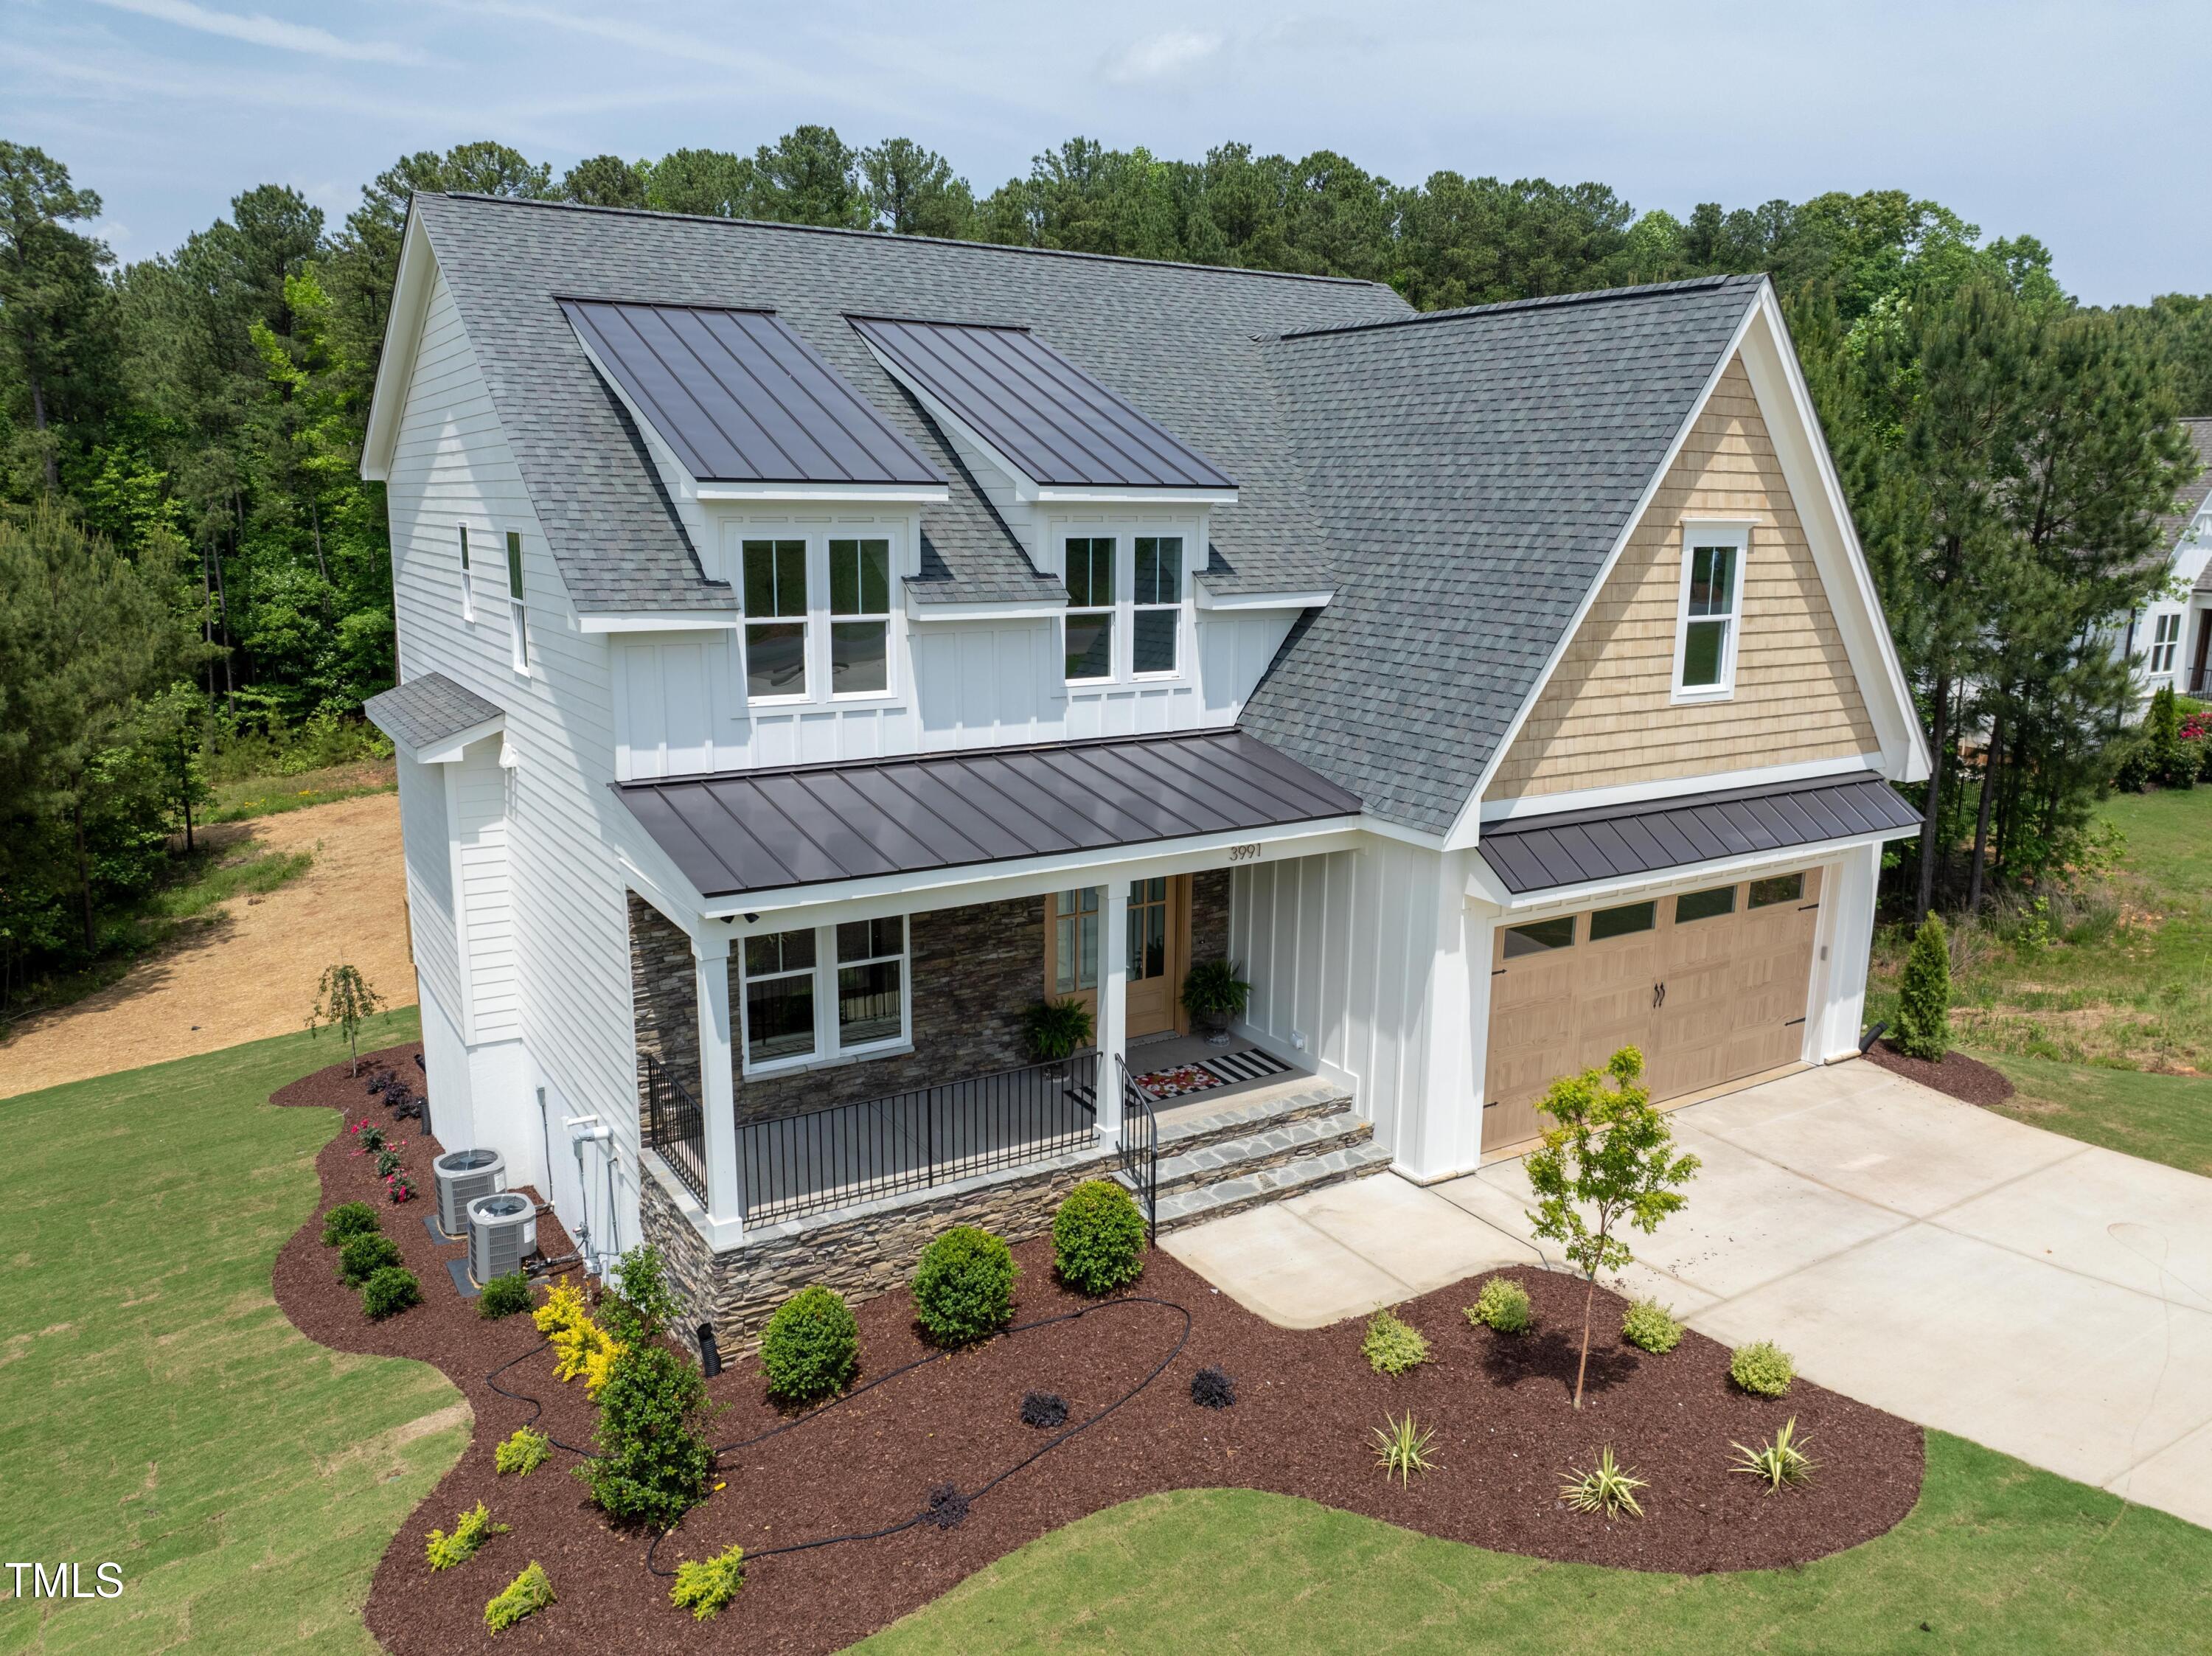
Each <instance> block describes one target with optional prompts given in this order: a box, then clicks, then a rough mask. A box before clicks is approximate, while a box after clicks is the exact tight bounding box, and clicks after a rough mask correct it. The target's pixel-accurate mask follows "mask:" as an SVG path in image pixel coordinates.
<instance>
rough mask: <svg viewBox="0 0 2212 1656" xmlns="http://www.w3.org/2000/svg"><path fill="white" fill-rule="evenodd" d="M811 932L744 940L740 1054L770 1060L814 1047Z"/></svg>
mask: <svg viewBox="0 0 2212 1656" xmlns="http://www.w3.org/2000/svg"><path fill="white" fill-rule="evenodd" d="M814 952H815V951H814V933H813V932H812V931H778V932H775V933H772V934H770V935H769V936H767V937H748V938H746V939H745V1058H746V1060H747V1061H748V1062H750V1063H753V1064H772V1063H774V1062H775V1060H776V1059H781V1058H798V1057H800V1056H803V1055H805V1054H809V1053H811V1052H813V1051H814Z"/></svg>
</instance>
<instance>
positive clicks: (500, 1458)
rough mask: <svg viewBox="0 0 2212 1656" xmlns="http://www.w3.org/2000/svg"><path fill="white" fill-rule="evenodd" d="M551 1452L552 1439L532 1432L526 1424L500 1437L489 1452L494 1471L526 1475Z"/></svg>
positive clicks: (543, 1461) (518, 1475)
mask: <svg viewBox="0 0 2212 1656" xmlns="http://www.w3.org/2000/svg"><path fill="white" fill-rule="evenodd" d="M552 1453H553V1440H552V1439H550V1438H549V1437H547V1436H546V1435H545V1434H544V1433H543V1432H533V1431H532V1430H531V1429H530V1428H528V1427H527V1426H518V1427H516V1428H515V1429H514V1431H513V1435H511V1436H508V1437H505V1438H502V1439H501V1440H500V1444H499V1447H497V1448H496V1449H494V1450H493V1451H492V1452H491V1464H492V1466H493V1469H494V1470H495V1471H499V1472H501V1473H508V1472H512V1473H513V1475H514V1476H515V1477H529V1476H530V1475H531V1473H532V1472H534V1471H537V1470H538V1468H539V1467H540V1466H543V1465H544V1464H545V1462H546V1459H548V1457H550V1455H551V1454H552Z"/></svg>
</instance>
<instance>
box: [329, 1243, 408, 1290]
mask: <svg viewBox="0 0 2212 1656" xmlns="http://www.w3.org/2000/svg"><path fill="white" fill-rule="evenodd" d="M398 1263H399V1244H398V1243H397V1242H395V1241H393V1240H392V1239H391V1238H390V1237H389V1236H386V1234H384V1233H383V1232H382V1231H377V1230H365V1231H362V1233H361V1234H359V1235H357V1236H349V1237H347V1238H346V1240H345V1241H344V1243H343V1246H341V1247H339V1249H338V1280H339V1281H340V1282H342V1283H344V1284H345V1285H346V1286H347V1287H348V1288H359V1287H360V1286H361V1285H362V1283H365V1282H367V1281H368V1279H369V1278H370V1277H374V1275H375V1274H376V1273H377V1272H378V1271H381V1270H383V1269H384V1267H385V1266H386V1265H398Z"/></svg>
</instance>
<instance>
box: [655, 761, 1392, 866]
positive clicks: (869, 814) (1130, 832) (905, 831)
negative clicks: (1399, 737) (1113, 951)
mask: <svg viewBox="0 0 2212 1656" xmlns="http://www.w3.org/2000/svg"><path fill="white" fill-rule="evenodd" d="M615 792H616V793H617V795H618V796H619V797H620V798H621V799H622V802H623V804H624V805H625V806H627V807H628V808H629V812H630V814H631V815H632V816H635V817H636V819H637V821H638V822H639V824H640V825H641V827H642V828H644V829H645V831H646V833H647V834H649V835H651V836H652V838H653V843H654V844H655V845H657V846H659V847H660V849H661V850H662V851H664V852H666V853H667V854H668V856H669V858H671V860H673V861H674V863H675V864H676V865H677V867H678V869H680V870H682V871H683V874H684V878H686V879H688V880H689V881H690V882H691V883H692V884H693V886H695V887H696V888H697V889H698V891H699V892H700V894H701V895H702V896H708V897H726V896H735V895H741V894H743V893H746V892H753V891H769V890H776V889H783V888H787V887H791V886H805V885H820V884H824V883H829V882H832V881H839V880H856V879H866V878H869V877H873V876H879V875H886V874H911V873H924V872H928V871H930V870H938V869H950V868H958V867H962V866H968V865H973V864H982V863H999V862H1013V861H1018V860H1022V859H1024V858H1033V857H1049V856H1054V855H1059V854H1064V853H1066V852H1079V851H1094V850H1101V849H1105V848H1109V847H1114V846H1144V845H1152V844H1156V843H1158V842H1160V841H1164V840H1179V839H1186V838H1190V837H1193V836H1196V835H1201V834H1221V833H1226V832H1238V831H1248V830H1252V829H1256V828H1277V827H1283V826H1286V825H1289V824H1292V823H1298V822H1322V821H1327V820H1331V819H1334V818H1339V817H1356V816H1358V814H1359V801H1358V798H1356V797H1355V796H1353V795H1352V794H1350V793H1347V792H1345V791H1344V790H1343V789H1342V788H1340V787H1338V786H1336V785H1335V784H1334V783H1333V782H1330V781H1328V779H1325V778H1323V777H1322V776H1320V775H1318V774H1316V773H1315V772H1313V771H1310V770H1308V769H1307V768H1306V767H1304V765H1301V764H1299V763H1298V762H1297V761H1295V760H1292V759H1289V758H1286V757H1285V756H1284V755H1282V754H1279V753H1278V752H1276V751H1275V749H1273V748H1271V747H1269V746H1268V745H1267V743H1264V742H1261V741H1260V740H1259V739H1258V738H1256V737H1250V736H1247V735H1245V734H1244V733H1243V731H1198V732H1193V733H1188V734H1183V735H1176V736H1152V737H1109V738H1108V739H1105V740H1103V741H1089V742H1066V743H1054V744H1051V745H1048V746H1038V747H1030V748H994V749H976V750H974V751H970V752H963V753H943V754H928V755H920V756H916V757H911V758H904V759H878V760H866V761H854V762H849V763H841V764H832V765H807V766H798V767H792V768H789V769H781V770H770V771H750V772H744V773H736V774H731V775H717V776H691V777H676V778H670V779H661V780H654V781H639V782H618V783H617V784H615Z"/></svg>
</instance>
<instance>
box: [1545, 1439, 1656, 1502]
mask: <svg viewBox="0 0 2212 1656" xmlns="http://www.w3.org/2000/svg"><path fill="white" fill-rule="evenodd" d="M1559 1476H1560V1477H1564V1478H1565V1479H1566V1482H1565V1483H1562V1484H1561V1485H1559V1498H1560V1499H1561V1500H1562V1501H1565V1502H1566V1503H1567V1505H1568V1506H1570V1507H1572V1508H1574V1510H1575V1511H1577V1512H1578V1513H1602V1514H1603V1515H1604V1516H1606V1517H1607V1518H1613V1517H1616V1516H1618V1515H1619V1514H1620V1513H1624V1512H1625V1513H1628V1514H1630V1515H1631V1516H1632V1517H1635V1518H1641V1517H1643V1516H1644V1508H1643V1507H1639V1506H1638V1505H1637V1504H1636V1492H1637V1491H1638V1489H1650V1487H1651V1485H1650V1483H1649V1482H1648V1481H1647V1480H1646V1479H1644V1478H1640V1477H1637V1476H1636V1475H1635V1474H1634V1473H1633V1472H1631V1471H1629V1470H1628V1468H1626V1466H1624V1465H1621V1464H1620V1462H1619V1461H1617V1460H1615V1459H1613V1446H1612V1445H1611V1444H1610V1443H1608V1444H1607V1445H1606V1446H1605V1447H1604V1448H1603V1449H1601V1450H1600V1451H1599V1452H1598V1457H1597V1465H1595V1466H1593V1467H1592V1468H1590V1470H1589V1471H1586V1472H1578V1471H1575V1469H1574V1468H1573V1467H1569V1468H1568V1469H1567V1470H1566V1471H1564V1472H1562V1473H1560V1474H1559Z"/></svg>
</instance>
